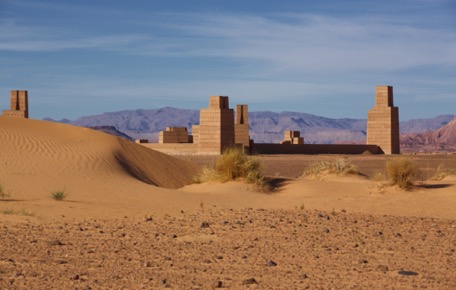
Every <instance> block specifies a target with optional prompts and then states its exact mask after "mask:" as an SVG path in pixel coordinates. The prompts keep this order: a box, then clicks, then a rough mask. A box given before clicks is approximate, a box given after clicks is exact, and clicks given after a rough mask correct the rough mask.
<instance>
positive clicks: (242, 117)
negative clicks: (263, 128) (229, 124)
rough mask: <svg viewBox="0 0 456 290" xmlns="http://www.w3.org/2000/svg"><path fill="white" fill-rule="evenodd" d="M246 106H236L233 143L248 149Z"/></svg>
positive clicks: (248, 136)
mask: <svg viewBox="0 0 456 290" xmlns="http://www.w3.org/2000/svg"><path fill="white" fill-rule="evenodd" d="M248 110H249V109H248V106H247V105H236V122H235V124H234V143H235V144H242V147H244V148H249V147H250V134H249V111H248Z"/></svg>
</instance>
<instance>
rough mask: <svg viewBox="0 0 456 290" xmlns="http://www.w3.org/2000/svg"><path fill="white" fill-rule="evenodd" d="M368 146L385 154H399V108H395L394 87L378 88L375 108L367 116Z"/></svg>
mask: <svg viewBox="0 0 456 290" xmlns="http://www.w3.org/2000/svg"><path fill="white" fill-rule="evenodd" d="M366 144H375V145H378V146H379V147H381V148H382V150H383V152H384V153H385V154H399V153H400V147H399V108H398V107H394V103H393V87H391V86H378V87H376V96H375V106H374V107H373V108H372V109H371V110H369V111H368V114H367V136H366Z"/></svg>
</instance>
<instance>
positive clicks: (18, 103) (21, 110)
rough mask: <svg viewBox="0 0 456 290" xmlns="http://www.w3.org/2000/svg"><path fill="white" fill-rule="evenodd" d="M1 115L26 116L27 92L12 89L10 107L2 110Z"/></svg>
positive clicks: (27, 114)
mask: <svg viewBox="0 0 456 290" xmlns="http://www.w3.org/2000/svg"><path fill="white" fill-rule="evenodd" d="M3 116H7V117H19V118H28V117H29V108H28V93H27V91H19V90H12V91H11V92H10V109H9V110H4V111H3Z"/></svg>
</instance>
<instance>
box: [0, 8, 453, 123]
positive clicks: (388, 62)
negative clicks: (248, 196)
mask: <svg viewBox="0 0 456 290" xmlns="http://www.w3.org/2000/svg"><path fill="white" fill-rule="evenodd" d="M376 85H392V86H393V87H394V96H395V104H396V105H397V106H399V108H400V118H401V119H402V120H408V119H414V118H427V117H433V116H436V115H439V114H456V1H454V0H394V1H390V0H385V1H378V0H376V1H371V0H359V1H353V0H345V1H340V0H337V1H336V0H333V1H331V0H327V1H322V0H315V1H312V0H311V1H306V0H282V1H272V0H262V1H256V0H252V1H247V0H244V1H238V0H230V1H226V0H224V1H219V0H196V1H190V0H166V1H164V0H134V1H117V0H109V1H108V0H90V1H87V0H78V1H69V0H67V1H64V0H0V108H1V109H7V108H8V106H9V104H8V102H9V97H8V96H9V90H11V89H26V90H28V91H29V99H30V100H29V101H30V114H31V117H32V118H37V119H39V118H43V117H52V118H56V119H59V118H70V119H73V118H76V117H79V116H86V115H93V114H99V113H103V112H111V111H119V110H125V109H140V108H142V109H152V108H160V107H164V106H172V107H178V108H190V109H199V108H201V107H206V106H207V103H208V98H209V96H211V95H227V96H229V97H230V102H231V107H233V106H234V104H236V103H247V104H249V110H250V111H260V110H271V111H276V112H279V111H299V112H306V113H311V114H315V115H322V116H327V117H336V118H338V117H352V118H366V114H367V110H368V109H370V108H371V107H372V106H373V104H374V97H375V86H376Z"/></svg>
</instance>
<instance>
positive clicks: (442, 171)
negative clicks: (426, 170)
mask: <svg viewBox="0 0 456 290" xmlns="http://www.w3.org/2000/svg"><path fill="white" fill-rule="evenodd" d="M455 173H456V172H455V171H454V170H452V169H449V168H445V166H443V165H442V164H440V165H439V166H438V167H437V169H436V170H435V172H434V174H433V175H432V177H431V178H430V179H431V180H442V179H444V178H445V177H447V176H448V175H452V174H455Z"/></svg>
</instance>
